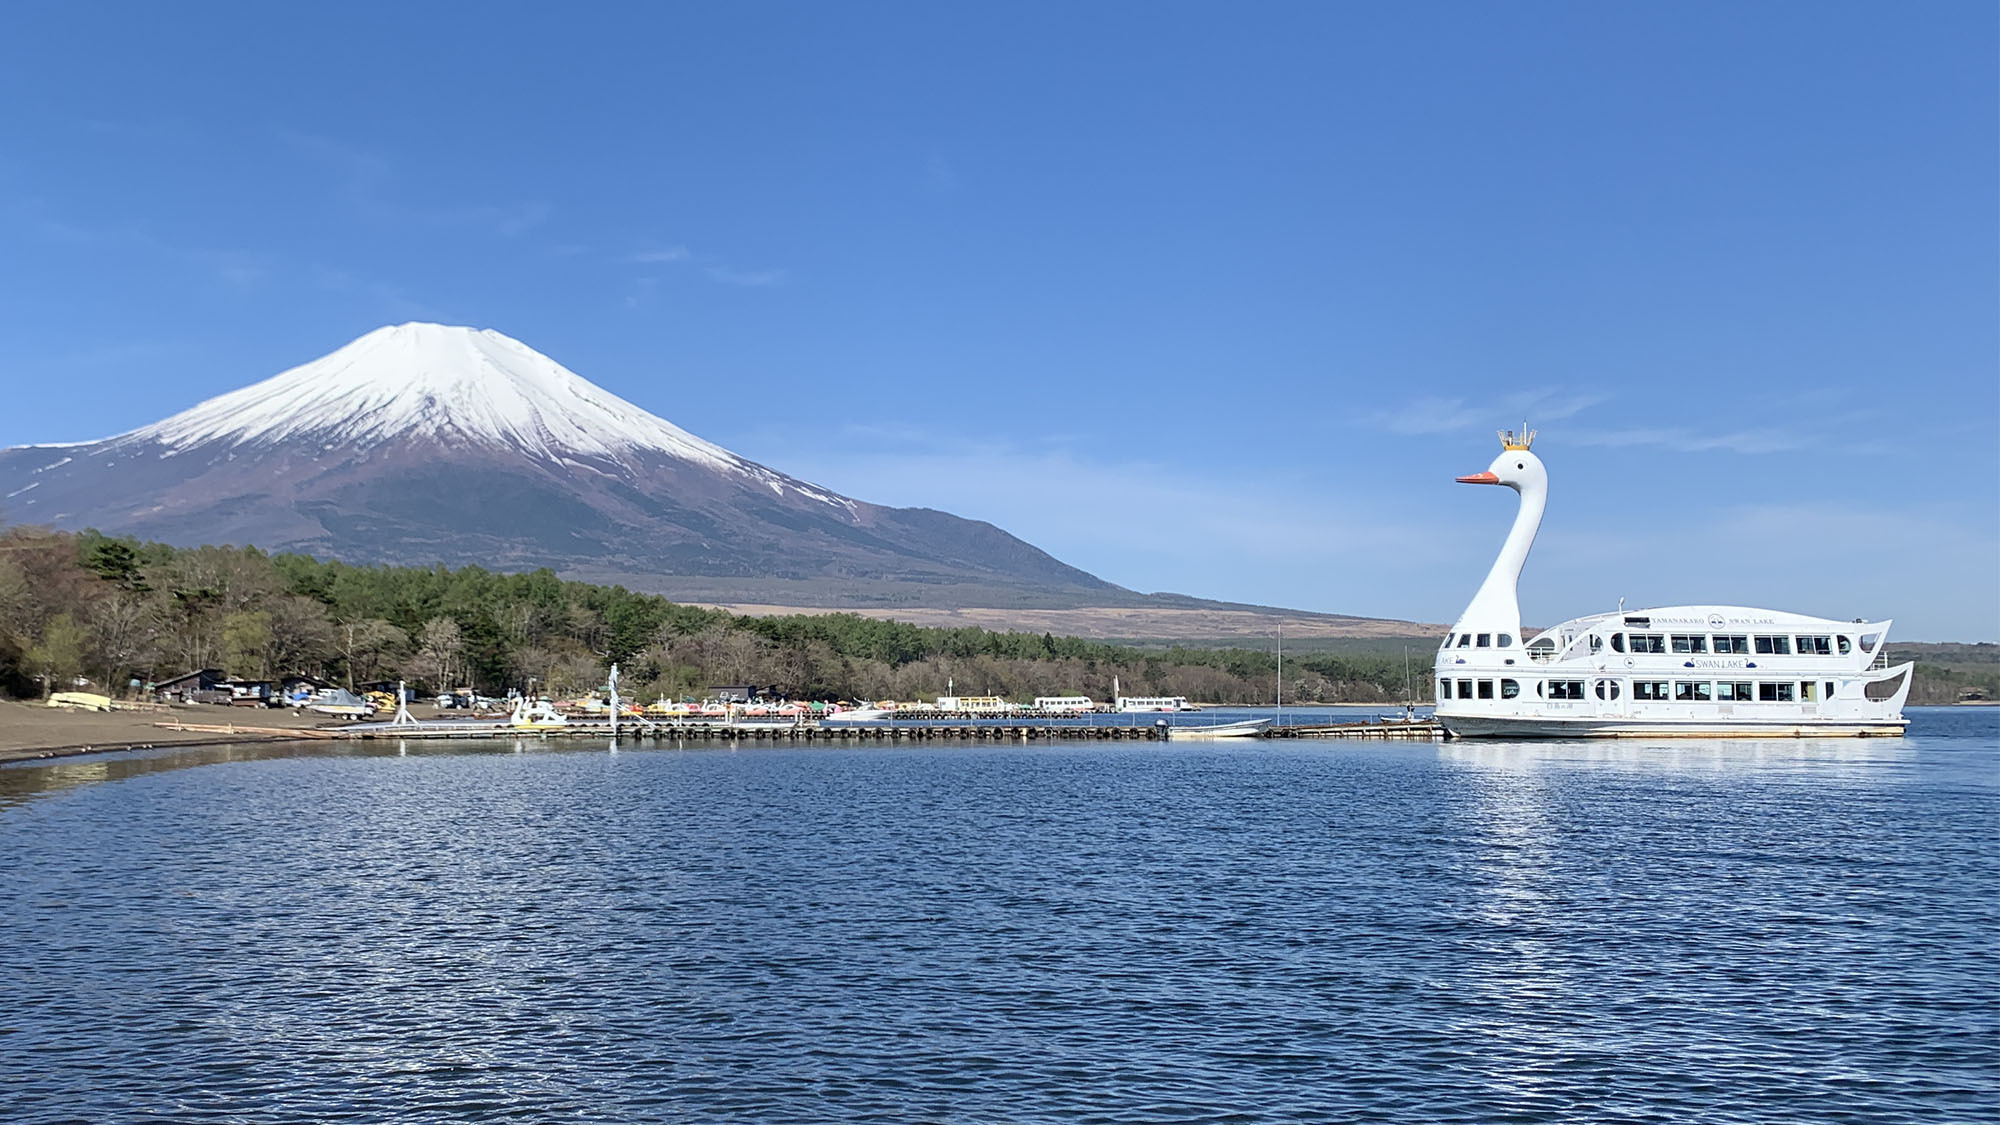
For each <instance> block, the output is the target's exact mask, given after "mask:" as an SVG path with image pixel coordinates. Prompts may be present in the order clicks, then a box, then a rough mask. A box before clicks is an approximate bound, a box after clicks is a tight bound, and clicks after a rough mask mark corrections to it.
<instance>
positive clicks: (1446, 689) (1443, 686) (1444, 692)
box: [1438, 680, 1451, 699]
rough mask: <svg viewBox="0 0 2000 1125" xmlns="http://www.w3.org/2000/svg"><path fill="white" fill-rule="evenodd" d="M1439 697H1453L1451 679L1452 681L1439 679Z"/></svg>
mask: <svg viewBox="0 0 2000 1125" xmlns="http://www.w3.org/2000/svg"><path fill="white" fill-rule="evenodd" d="M1438 698H1439V699H1450V698H1451V681H1450V680H1439V681H1438Z"/></svg>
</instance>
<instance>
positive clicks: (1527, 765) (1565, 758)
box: [1439, 738, 1917, 781]
mask: <svg viewBox="0 0 2000 1125" xmlns="http://www.w3.org/2000/svg"><path fill="white" fill-rule="evenodd" d="M1916 754H1917V743H1916V742H1915V741H1913V740H1911V739H1908V738H1788V739H1752V738H1743V739H1736V738H1730V739H1688V738H1670V739H1655V740H1642V739H1602V740H1577V741H1565V742H1489V741H1471V742H1447V743H1443V744H1441V745H1440V747H1439V755H1440V757H1441V758H1443V759H1444V760H1446V761H1450V762H1456V763H1460V764H1463V765H1469V766H1478V767H1480V768H1483V769H1492V770H1506V771H1513V772H1519V771H1528V770H1559V769H1568V768H1572V767H1576V766H1589V767H1590V768H1593V769H1605V768H1610V769H1618V770H1632V771H1637V772H1641V773H1710V774H1714V773H1741V774H1756V773H1775V772H1797V771H1806V772H1809V773H1810V774H1811V775H1812V776H1813V777H1814V778H1815V779H1817V780H1820V781H1827V780H1832V779H1836V778H1839V779H1845V780H1859V779H1864V778H1866V779H1882V778H1885V777H1893V776H1896V775H1897V773H1898V771H1896V770H1894V769H1886V768H1885V767H1895V766H1908V765H1910V764H1912V763H1913V762H1914V761H1915V760H1916Z"/></svg>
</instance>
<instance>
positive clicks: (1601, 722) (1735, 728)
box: [1438, 715, 1909, 739]
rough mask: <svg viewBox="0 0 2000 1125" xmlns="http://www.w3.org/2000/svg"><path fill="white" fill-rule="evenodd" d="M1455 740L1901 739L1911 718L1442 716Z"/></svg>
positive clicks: (1446, 728)
mask: <svg viewBox="0 0 2000 1125" xmlns="http://www.w3.org/2000/svg"><path fill="white" fill-rule="evenodd" d="M1438 718H1439V721H1440V722H1442V723H1443V724H1444V728H1445V732H1446V733H1447V734H1448V735H1449V736H1450V737H1452V738H1522V739H1525V738H1900V737H1902V735H1903V732H1904V729H1905V728H1906V727H1908V726H1909V720H1907V719H1903V718H1900V717H1899V718H1895V719H1814V720H1801V719H1777V718H1774V719H1766V720H1761V721H1759V720H1751V719H1713V720H1659V719H1651V720H1649V719H1635V718H1603V717H1597V716H1578V717H1576V718H1550V717H1545V716H1537V717H1527V716H1518V717H1517V716H1504V715H1477V716H1474V715H1454V716H1443V715H1440V716H1439V717H1438Z"/></svg>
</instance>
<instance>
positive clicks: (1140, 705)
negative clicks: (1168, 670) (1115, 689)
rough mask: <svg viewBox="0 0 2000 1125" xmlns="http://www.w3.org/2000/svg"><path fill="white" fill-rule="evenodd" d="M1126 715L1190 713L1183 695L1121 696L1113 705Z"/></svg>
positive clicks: (1189, 707) (1185, 697) (1191, 708)
mask: <svg viewBox="0 0 2000 1125" xmlns="http://www.w3.org/2000/svg"><path fill="white" fill-rule="evenodd" d="M1113 707H1114V708H1115V709H1116V710H1119V711H1123V712H1126V713H1127V714H1136V713H1139V712H1152V711H1192V710H1194V709H1195V708H1193V707H1192V706H1190V705H1189V704H1188V701H1187V696H1185V695H1121V696H1118V697H1117V702H1116V703H1114V704H1113Z"/></svg>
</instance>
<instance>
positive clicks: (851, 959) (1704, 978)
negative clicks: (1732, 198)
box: [0, 708, 2000, 1123]
mask: <svg viewBox="0 0 2000 1125" xmlns="http://www.w3.org/2000/svg"><path fill="white" fill-rule="evenodd" d="M1913 718H1914V719H1915V722H1914V723H1913V724H1912V727H1911V735H1910V737H1908V738H1906V739H1900V740H1880V741H1868V740H1861V741H1826V742H1817V741H1804V742H1799V741H1782V742H1778V741H1774V742H1717V743H1699V742H1694V743H1666V744H1657V745H1645V744H1639V745H1634V744H1622V743H1620V744H1612V743H1543V744H1518V745H1516V744H1498V743H1480V744H1473V743H1452V744H1444V745H1435V744H1428V743H1418V744H1395V743H1391V744H1383V743H1340V742H1310V741H1307V742H1287V743H1241V744H1217V743H1208V744H1203V743H1191V744H1185V745H1184V744H1180V743H1116V744H1098V743H1034V744H1004V745H994V744H990V743H987V744H967V745H962V746H954V745H945V744H928V745H921V746H911V747H896V746H891V747H875V746H864V747H850V748H824V747H819V746H815V747H812V748H797V749H793V748H786V747H772V746H769V745H756V744H744V745H743V746H741V747H740V748H732V747H729V746H727V745H715V744H706V745H703V744H688V745H685V746H666V747H646V746H644V745H633V744H627V745H626V746H625V747H623V748H622V749H621V750H620V751H618V752H617V753H611V752H607V750H606V749H605V748H604V747H603V746H601V745H598V746H590V747H585V746H581V745H576V744H557V745H554V746H550V745H538V744H536V743H533V742H527V743H521V744H516V743H514V742H512V741H507V742H495V743H492V744H482V745H469V744H466V743H432V744H424V743H416V742H412V743H409V744H408V745H407V747H406V748H403V749H399V748H398V747H397V746H395V745H394V744H355V745H338V746H329V745H328V744H324V743H308V744H294V745H287V746H282V747H275V746H258V747H221V748H206V749H188V750H180V751H161V752H154V753H149V754H139V755H123V756H116V757H94V758H76V759H68V760H62V761H57V762H52V763H38V764H33V765H26V766H14V767H9V768H6V769H0V849H4V851H5V856H6V860H7V864H6V867H5V869H4V871H3V872H0V953H3V954H4V959H0V973H4V980H3V981H0V1120H4V1121H7V1122H12V1123H24V1122H33V1123H40V1122H69V1121H79V1122H114V1121H118V1122H123V1121H244V1122H301V1121H383V1122H389V1121H394V1122H411V1121H439V1122H443V1121H454V1122H455V1121H489V1120H505V1119H512V1120H521V1121H537V1122H540V1121H578V1122H584V1121H589V1122H595V1121H676V1120H679V1121H690V1120H703V1121H706V1120H740V1121H776V1122H788V1121H796V1122H825V1121H852V1120H877V1121H1062V1122H1072V1121H1082V1122H1090V1121H1101V1122H1138V1121H1204V1122H1207V1121H1230V1122H1290V1121H1351V1120H1404V1121H1426V1122H1428V1121H1462V1122H1482V1123H1484V1122H1503V1121H1577V1122H1642V1121H1643V1122H1664V1121H1676V1122H1678V1121H1697V1122H1772V1121H1786V1122H1795V1121H1829V1122H1832V1121H1841V1122H1848V1121H1851V1122H1890V1121H1912V1122H1914V1121H1924V1122H1934V1121H1970V1120H1979V1119H1984V1120H1993V1119H1995V1117H1996V1115H2000V958H1996V952H2000V949H1996V941H1997V940H2000V939H1996V935H2000V710H1995V709H1972V708H1960V709H1950V710H1933V711H1916V712H1913Z"/></svg>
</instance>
